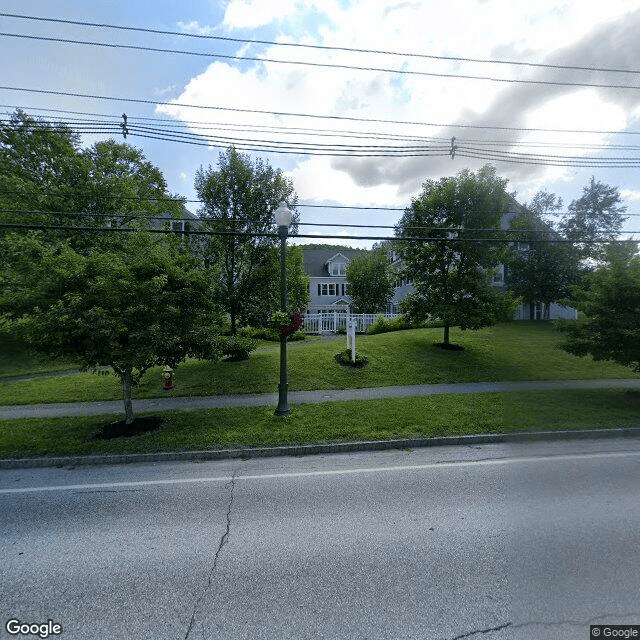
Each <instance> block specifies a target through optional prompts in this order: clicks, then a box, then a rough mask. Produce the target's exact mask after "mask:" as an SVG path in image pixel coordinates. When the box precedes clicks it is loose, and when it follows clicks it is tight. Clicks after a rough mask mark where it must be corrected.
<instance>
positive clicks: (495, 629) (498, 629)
mask: <svg viewBox="0 0 640 640" xmlns="http://www.w3.org/2000/svg"><path fill="white" fill-rule="evenodd" d="M510 626H512V623H511V622H507V623H505V624H501V625H499V626H497V627H491V628H489V629H476V630H475V631H469V632H468V633H463V634H462V635H459V636H455V638H451V640H461V639H462V638H469V637H471V636H474V635H476V633H491V632H492V631H501V630H502V629H506V628H507V627H510Z"/></svg>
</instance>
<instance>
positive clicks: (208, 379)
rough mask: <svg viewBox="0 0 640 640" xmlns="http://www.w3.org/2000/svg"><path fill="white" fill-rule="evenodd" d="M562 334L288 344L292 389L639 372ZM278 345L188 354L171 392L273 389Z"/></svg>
mask: <svg viewBox="0 0 640 640" xmlns="http://www.w3.org/2000/svg"><path fill="white" fill-rule="evenodd" d="M562 339H563V336H562V335H561V334H560V333H558V332H557V331H555V330H554V329H553V327H552V326H551V325H550V324H549V323H540V322H538V323H536V322H512V323H507V324H501V325H498V326H495V327H491V328H488V329H483V330H481V331H464V332H463V331H459V330H455V329H454V330H452V332H451V340H452V342H455V343H458V344H461V345H462V346H464V348H465V350H464V351H458V352H456V351H443V350H441V349H439V348H437V347H435V346H434V343H435V342H440V341H441V340H442V329H415V330H410V331H398V332H393V333H385V334H379V335H375V336H358V338H357V342H356V346H357V351H358V352H359V353H363V354H364V355H366V356H367V357H368V358H369V364H368V365H367V366H366V367H365V368H364V369H350V368H345V367H341V366H339V365H338V364H336V362H335V360H334V356H335V354H336V353H338V352H339V351H341V350H343V349H344V348H345V346H346V340H345V338H344V337H342V336H341V337H339V338H338V339H336V340H329V341H319V340H314V341H310V342H308V343H306V342H303V343H293V344H291V345H290V346H289V358H288V360H289V389H290V390H292V391H295V390H312V389H348V388H364V387H376V386H393V385H405V384H426V383H439V382H470V381H495V380H551V379H589V378H632V377H638V376H637V375H636V374H634V373H633V372H632V371H631V370H630V369H628V368H626V367H622V366H619V365H616V364H613V363H608V362H594V361H593V360H592V359H591V358H578V357H575V356H572V355H569V354H567V353H565V352H564V351H562V350H561V349H559V348H558V345H559V343H560V342H561V341H562ZM278 367H279V352H278V348H277V346H275V345H274V346H266V345H265V346H263V348H261V349H260V350H259V351H257V352H254V353H253V354H252V355H251V358H250V359H249V360H246V361H244V362H224V361H223V362H219V363H217V364H212V363H209V362H203V361H190V362H186V363H184V364H182V365H180V367H178V369H177V370H176V376H175V382H176V389H175V390H173V391H171V392H169V393H170V394H171V395H182V396H191V395H219V394H236V393H262V392H274V391H276V390H277V388H278V375H279V368H278ZM166 395H167V392H166V391H163V389H162V380H161V377H160V368H156V369H153V370H151V371H149V372H147V374H146V375H145V377H144V378H143V380H142V382H141V384H140V386H139V387H138V388H136V389H134V398H153V397H163V396H166ZM120 397H121V389H120V385H119V382H118V380H117V379H116V378H115V377H114V376H97V375H94V374H82V375H79V376H73V377H66V378H43V379H37V380H31V381H21V382H11V383H4V384H0V404H4V405H8V404H33V403H40V402H77V401H91V400H115V399H119V398H120Z"/></svg>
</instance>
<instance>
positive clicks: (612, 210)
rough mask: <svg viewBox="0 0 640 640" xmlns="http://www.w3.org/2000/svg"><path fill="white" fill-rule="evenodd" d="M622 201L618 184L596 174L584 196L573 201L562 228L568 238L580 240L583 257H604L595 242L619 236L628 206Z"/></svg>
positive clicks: (584, 191) (561, 223)
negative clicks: (599, 178)
mask: <svg viewBox="0 0 640 640" xmlns="http://www.w3.org/2000/svg"><path fill="white" fill-rule="evenodd" d="M621 202H622V200H621V198H620V193H619V192H618V188H617V187H610V186H609V185H606V184H603V183H602V182H597V181H596V180H595V178H594V177H592V178H591V181H590V182H589V185H588V186H586V187H585V188H584V189H583V191H582V196H581V197H580V198H578V199H577V200H574V201H573V202H572V203H571V204H570V205H569V215H567V216H565V217H564V218H563V219H562V221H561V222H560V225H559V229H560V232H561V233H562V234H563V235H564V236H565V237H566V238H567V239H568V240H573V241H574V242H576V243H578V247H579V249H580V253H581V257H583V258H597V259H599V258H601V257H602V251H601V248H600V246H599V245H597V244H593V243H594V242H595V241H600V240H612V239H615V238H616V237H617V235H618V234H619V233H620V229H621V228H622V224H623V223H624V221H625V219H626V218H624V217H623V214H624V212H625V211H626V210H627V208H626V207H625V206H622V205H621V204H620V203H621ZM581 243H585V244H581Z"/></svg>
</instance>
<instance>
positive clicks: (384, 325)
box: [367, 315, 411, 335]
mask: <svg viewBox="0 0 640 640" xmlns="http://www.w3.org/2000/svg"><path fill="white" fill-rule="evenodd" d="M404 329H411V323H410V322H409V321H408V320H407V318H406V316H404V315H401V316H397V317H395V318H389V319H388V320H386V319H385V318H384V316H378V317H377V318H376V319H375V320H374V322H373V323H372V324H370V325H369V328H368V329H367V333H368V334H369V335H375V334H376V333H388V332H389V331H402V330H404Z"/></svg>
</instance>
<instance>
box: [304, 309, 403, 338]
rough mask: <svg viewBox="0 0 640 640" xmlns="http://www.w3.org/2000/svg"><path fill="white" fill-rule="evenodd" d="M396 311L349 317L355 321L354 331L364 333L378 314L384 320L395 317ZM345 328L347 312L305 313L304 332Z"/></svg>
mask: <svg viewBox="0 0 640 640" xmlns="http://www.w3.org/2000/svg"><path fill="white" fill-rule="evenodd" d="M398 315H399V314H397V313H357V314H355V313H354V314H351V315H350V316H349V317H350V318H351V319H352V320H355V321H356V331H357V332H358V333H366V331H367V328H368V327H369V325H370V324H373V323H374V322H375V319H376V318H377V317H378V316H382V317H383V318H384V319H385V320H388V319H389V318H397V317H398ZM346 328H347V314H346V313H340V312H339V311H334V312H332V313H305V315H304V327H303V331H304V332H305V333H338V331H339V330H340V329H343V330H346Z"/></svg>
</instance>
